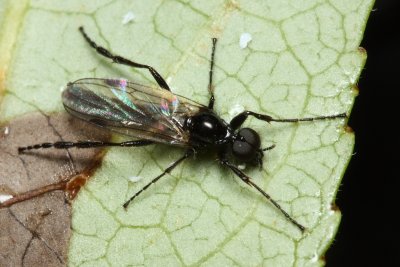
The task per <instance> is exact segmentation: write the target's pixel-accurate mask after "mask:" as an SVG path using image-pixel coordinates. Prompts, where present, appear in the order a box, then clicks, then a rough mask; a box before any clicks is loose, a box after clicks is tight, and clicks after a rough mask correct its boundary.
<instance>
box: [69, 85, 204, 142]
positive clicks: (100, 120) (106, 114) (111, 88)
mask: <svg viewBox="0 0 400 267" xmlns="http://www.w3.org/2000/svg"><path fill="white" fill-rule="evenodd" d="M62 100H63V104H64V107H65V109H66V110H67V111H68V112H69V113H71V114H72V115H74V116H76V117H78V118H80V119H83V120H85V121H88V122H91V123H94V124H96V125H98V126H102V127H105V128H107V129H110V130H112V131H114V132H117V133H120V134H123V135H127V136H131V137H135V138H138V139H146V140H150V141H154V142H157V143H167V144H172V145H178V146H189V132H188V131H187V130H185V129H184V123H185V120H186V119H187V118H188V117H190V116H193V115H195V114H196V113H198V112H199V111H200V110H202V109H205V108H206V107H205V106H203V105H201V104H198V103H196V102H194V101H192V100H190V99H187V98H184V97H182V96H178V95H174V94H173V93H171V92H170V91H167V90H164V89H159V88H153V87H149V86H144V85H141V84H137V83H133V82H129V81H127V80H125V79H96V78H86V79H80V80H77V81H75V82H72V83H69V84H68V85H67V87H66V88H65V90H64V91H63V94H62Z"/></svg>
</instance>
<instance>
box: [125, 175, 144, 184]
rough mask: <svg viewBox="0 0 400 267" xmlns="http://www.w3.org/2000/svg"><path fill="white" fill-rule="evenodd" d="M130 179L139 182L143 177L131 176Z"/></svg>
mask: <svg viewBox="0 0 400 267" xmlns="http://www.w3.org/2000/svg"><path fill="white" fill-rule="evenodd" d="M128 179H129V181H131V182H132V183H137V182H139V181H140V180H142V177H140V176H130V177H129V178H128Z"/></svg>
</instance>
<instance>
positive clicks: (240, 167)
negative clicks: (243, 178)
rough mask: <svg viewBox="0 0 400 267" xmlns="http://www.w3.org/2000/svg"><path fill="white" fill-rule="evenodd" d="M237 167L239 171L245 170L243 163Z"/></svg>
mask: <svg viewBox="0 0 400 267" xmlns="http://www.w3.org/2000/svg"><path fill="white" fill-rule="evenodd" d="M237 167H238V168H239V170H244V169H246V164H245V163H243V164H239V165H238V166H237Z"/></svg>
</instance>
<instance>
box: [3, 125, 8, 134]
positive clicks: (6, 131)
mask: <svg viewBox="0 0 400 267" xmlns="http://www.w3.org/2000/svg"><path fill="white" fill-rule="evenodd" d="M9 133H10V128H9V127H8V126H6V127H4V130H3V134H4V135H8V134H9Z"/></svg>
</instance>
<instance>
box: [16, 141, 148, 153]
mask: <svg viewBox="0 0 400 267" xmlns="http://www.w3.org/2000/svg"><path fill="white" fill-rule="evenodd" d="M151 144H153V142H152V141H148V140H134V141H127V142H122V143H113V142H103V141H78V142H66V141H60V142H54V143H41V144H36V145H31V146H25V147H19V148H18V152H19V153H23V152H25V151H27V150H33V149H41V148H57V149H65V148H72V147H76V148H93V147H107V146H120V147H134V146H147V145H151Z"/></svg>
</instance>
